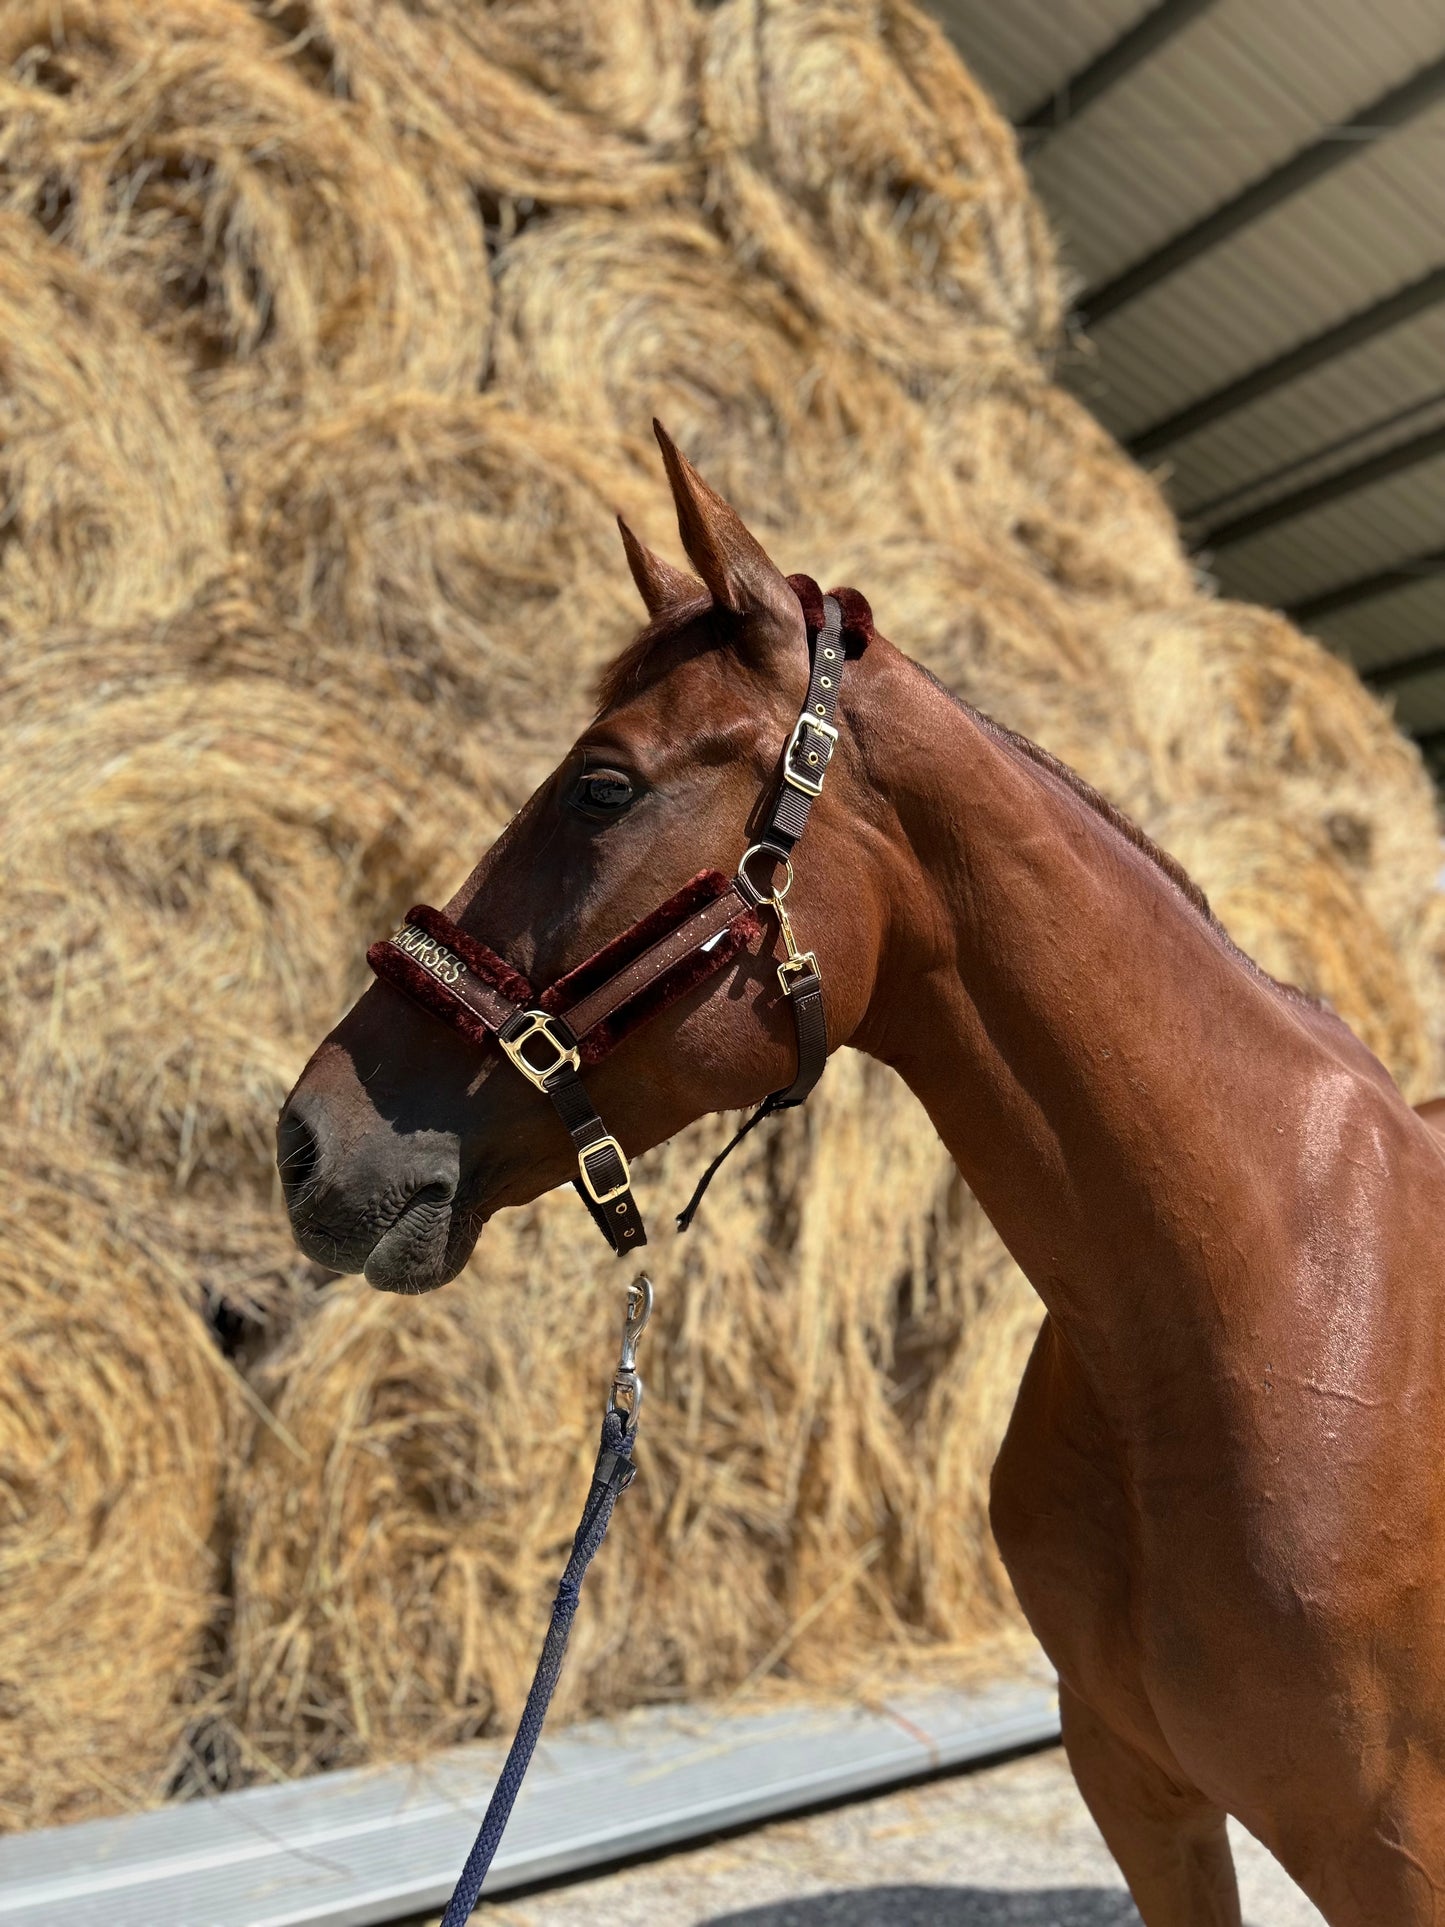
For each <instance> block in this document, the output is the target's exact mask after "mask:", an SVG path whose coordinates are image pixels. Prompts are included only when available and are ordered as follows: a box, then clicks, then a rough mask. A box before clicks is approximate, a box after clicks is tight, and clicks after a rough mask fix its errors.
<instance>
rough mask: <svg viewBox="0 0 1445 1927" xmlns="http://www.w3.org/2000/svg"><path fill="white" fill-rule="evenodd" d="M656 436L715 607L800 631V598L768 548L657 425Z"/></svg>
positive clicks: (680, 519)
mask: <svg viewBox="0 0 1445 1927" xmlns="http://www.w3.org/2000/svg"><path fill="white" fill-rule="evenodd" d="M652 432H653V433H654V434H655V435H656V437H657V442H658V446H659V448H661V450H662V460H663V465H664V466H665V468H666V469H667V479H668V481H669V482H670V483H671V485H672V499H673V501H674V502H675V503H676V505H677V527H678V533H679V534H680V535H681V536H682V546H683V547H684V548H685V549H686V550H687V554H688V559H689V561H690V562H691V563H692V565H693V567H694V568H695V569H696V570H697V572H698V574H699V575H700V576H701V577H702V579H703V581H704V582H705V583H706V584H707V586H708V588H709V589H710V590H711V591H712V597H713V601H714V602H718V603H721V604H722V606H723V608H725V609H731V610H732V612H733V613H734V615H739V616H771V617H775V618H778V619H781V620H782V621H784V622H785V623H786V624H787V626H788V628H789V630H790V631H791V630H793V629H795V628H800V627H801V623H802V616H801V611H800V609H799V606H798V598H797V597H796V596H795V595H794V594H793V591H792V590H791V589H790V588H789V587H788V580H787V577H786V576H785V575H784V574H783V573H782V571H781V570H780V569H779V568H778V566H777V564H776V563H775V562H774V561H773V560H772V559H771V557H770V556H769V555H768V553H767V551H766V550H765V549H764V548H763V545H762V543H761V542H759V541H758V539H757V537H756V536H755V535H753V534H751V533H750V532H749V531H748V529H747V528H745V527H744V525H743V521H742V517H741V516H740V515H739V514H738V513H737V511H736V510H735V509H733V508H732V507H730V506H729V504H728V503H726V502H725V501H724V500H723V498H722V497H721V496H720V495H719V494H717V492H716V491H715V490H713V489H710V488H709V487H708V485H707V483H706V482H705V481H704V480H703V479H702V477H701V475H699V474H698V472H697V470H696V469H695V468H694V467H693V465H692V463H691V462H690V461H689V460H688V459H687V457H686V455H684V454H683V452H682V450H681V449H680V448H679V447H678V446H677V444H676V443H675V442H674V441H673V439H672V437H671V436H670V435H669V434H668V432H667V430H666V429H665V428H664V427H663V425H662V423H661V422H659V421H654V422H653V424H652Z"/></svg>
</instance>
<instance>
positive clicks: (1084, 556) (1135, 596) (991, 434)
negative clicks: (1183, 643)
mask: <svg viewBox="0 0 1445 1927" xmlns="http://www.w3.org/2000/svg"><path fill="white" fill-rule="evenodd" d="M927 415H928V420H929V424H930V454H931V456H932V459H933V461H934V462H935V463H936V465H937V467H938V468H939V469H940V470H942V471H943V472H945V473H947V474H949V475H951V476H952V477H953V478H954V479H955V481H956V484H957V486H958V488H959V489H960V491H961V492H962V495H963V497H964V500H965V502H966V504H967V510H966V514H967V521H968V524H969V526H970V527H971V528H974V529H977V530H978V531H980V532H984V531H987V532H988V533H989V534H991V535H993V536H994V537H995V539H997V538H1000V537H1001V538H1003V539H1005V540H1007V541H1008V542H1009V543H1010V545H1012V546H1014V547H1016V548H1020V549H1022V551H1023V552H1024V554H1025V555H1026V556H1027V558H1028V561H1029V566H1030V567H1031V568H1032V570H1033V571H1034V573H1035V575H1036V576H1037V577H1038V579H1039V580H1040V582H1041V583H1052V584H1054V585H1056V586H1057V588H1058V589H1059V590H1060V591H1061V592H1062V593H1063V594H1065V595H1066V596H1069V597H1071V598H1074V599H1084V600H1087V601H1090V602H1094V601H1097V602H1100V603H1105V604H1107V603H1113V604H1115V605H1120V604H1122V605H1123V607H1122V608H1121V607H1119V606H1115V607H1114V608H1112V609H1110V610H1108V612H1107V615H1106V617H1105V619H1106V620H1109V621H1111V622H1112V621H1117V620H1118V619H1119V617H1120V616H1121V615H1122V614H1124V613H1125V612H1126V611H1127V613H1130V614H1133V613H1135V612H1136V611H1138V610H1141V609H1147V608H1150V607H1153V606H1158V607H1161V608H1164V607H1172V606H1174V605H1176V604H1180V603H1185V602H1194V601H1196V600H1197V599H1198V594H1199V591H1198V585H1197V583H1196V580H1195V573H1194V569H1193V567H1192V566H1191V564H1190V562H1189V560H1188V558H1187V557H1186V556H1185V553H1184V546H1183V543H1182V542H1181V541H1180V537H1179V528H1178V525H1177V523H1176V522H1175V520H1174V516H1173V513H1172V512H1171V510H1170V508H1169V505H1168V503H1167V502H1166V501H1165V499H1164V492H1163V490H1162V489H1161V488H1160V486H1159V484H1158V482H1157V480H1156V479H1155V478H1154V477H1153V476H1150V475H1146V474H1145V473H1144V472H1143V470H1142V469H1139V468H1136V467H1135V466H1134V464H1133V463H1132V462H1131V461H1130V460H1129V458H1128V457H1127V456H1126V455H1125V453H1124V451H1123V449H1121V448H1120V446H1119V444H1118V443H1117V442H1116V441H1115V440H1114V438H1113V436H1112V435H1110V434H1109V432H1108V430H1107V429H1105V428H1104V427H1103V426H1102V425H1101V424H1100V423H1099V422H1098V421H1096V420H1095V418H1094V417H1093V416H1092V415H1091V414H1090V413H1089V411H1088V409H1087V408H1085V407H1084V405H1083V403H1082V402H1080V401H1078V400H1077V399H1076V398H1075V397H1074V396H1073V395H1070V394H1068V393H1066V392H1065V391H1064V390H1063V389H1061V388H1058V387H1056V386H1055V385H1054V384H1053V382H1051V381H1050V380H1049V379H1048V378H1047V376H1046V375H1045V374H1044V372H1043V370H1042V369H1040V368H1039V367H1038V366H1036V365H1035V364H1034V363H1032V362H1030V361H1027V360H1023V359H1021V358H1019V357H1014V358H1012V359H1010V360H1008V361H1005V362H1003V363H1002V364H1000V365H994V366H985V367H980V366H978V365H977V364H975V365H974V366H973V367H972V368H970V369H968V370H967V371H965V372H964V373H963V374H962V375H961V376H959V377H957V378H955V379H953V380H951V381H949V382H948V383H947V384H944V385H941V386H940V388H939V389H938V391H937V392H935V393H933V394H931V395H930V396H929V398H928V405H927Z"/></svg>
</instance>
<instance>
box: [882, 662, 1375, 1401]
mask: <svg viewBox="0 0 1445 1927" xmlns="http://www.w3.org/2000/svg"><path fill="white" fill-rule="evenodd" d="M863 707H864V712H865V713H864V714H863V715H862V716H861V717H860V719H859V728H860V732H861V737H862V741H863V753H864V759H865V763H866V765H867V769H868V774H869V778H870V780H871V781H872V782H873V783H874V784H875V785H877V786H880V787H882V788H883V789H884V790H885V793H886V796H887V801H888V803H889V805H890V807H891V811H892V814H893V816H894V818H895V821H896V826H897V827H896V831H895V832H894V834H893V835H892V837H891V839H890V841H889V845H888V855H887V857H886V858H885V859H884V861H885V862H886V863H887V864H889V865H890V866H891V874H890V875H889V876H887V877H886V878H885V879H883V890H884V893H885V895H886V896H887V898H888V900H889V901H890V903H891V905H892V906H893V908H892V912H891V926H890V932H889V936H888V938H887V940H886V942H885V946H884V954H883V959H882V963H881V966H880V971H879V975H878V978H877V981H876V984H875V988H874V994H873V996H872V999H871V1001H870V1004H869V1008H868V1014H867V1016H866V1017H865V1020H864V1023H863V1025H862V1026H861V1028H860V1030H859V1032H858V1034H857V1035H856V1036H855V1038H854V1040H853V1041H854V1042H855V1043H857V1044H858V1045H859V1046H860V1047H861V1048H863V1049H865V1050H868V1051H870V1052H871V1053H872V1054H873V1055H875V1056H878V1057H880V1058H882V1059H883V1060H884V1061H885V1062H887V1063H890V1064H891V1065H893V1067H894V1068H895V1069H896V1070H898V1071H899V1072H900V1074H901V1075H902V1076H903V1077H904V1079H905V1080H906V1082H907V1083H908V1084H909V1085H910V1087H911V1088H912V1090H913V1091H914V1092H915V1094H916V1095H917V1096H918V1097H919V1098H920V1099H921V1100H922V1102H923V1104H924V1105H925V1107H926V1109H927V1110H928V1113H929V1115H930V1117H931V1118H932V1120H933V1123H934V1125H935V1127H936V1128H937V1130H938V1132H939V1134H940V1136H941V1137H942V1138H943V1140H944V1142H945V1144H946V1145H947V1146H948V1149H949V1151H950V1152H951V1154H952V1156H953V1158H954V1160H955V1161H956V1163H957V1164H958V1166H959V1169H960V1170H961V1172H962V1174H963V1176H964V1177H965V1179H966V1180H967V1181H968V1183H969V1185H970V1187H971V1188H972V1190H973V1191H974V1193H975V1195H976V1196H977V1197H978V1199H979V1201H980V1203H981V1204H982V1205H983V1207H984V1209H985V1211H986V1212H987V1213H988V1215H989V1217H990V1219H991V1220H992V1222H993V1224H994V1226H995V1228H996V1229H997V1230H998V1232H999V1233H1000V1235H1001V1236H1002V1238H1003V1239H1004V1242H1005V1243H1006V1244H1007V1245H1008V1247H1009V1249H1010V1250H1011V1251H1012V1253H1013V1255H1014V1256H1015V1258H1016V1259H1017V1260H1018V1262H1019V1263H1020V1265H1021V1266H1022V1268H1023V1270H1024V1271H1025V1273H1026V1274H1027V1276H1028V1277H1029V1279H1030V1281H1031V1282H1032V1283H1033V1285H1034V1287H1035V1289H1036V1290H1037V1291H1038V1293H1039V1295H1040V1296H1041V1297H1042V1299H1043V1300H1044V1302H1045V1304H1046V1305H1047V1306H1048V1308H1049V1311H1050V1312H1051V1314H1053V1315H1054V1317H1055V1319H1056V1321H1057V1322H1058V1324H1059V1325H1060V1327H1061V1328H1062V1329H1063V1331H1064V1333H1065V1335H1066V1337H1068V1338H1069V1340H1070V1341H1071V1343H1072V1345H1073V1347H1074V1349H1075V1351H1076V1353H1077V1354H1078V1355H1080V1357H1081V1358H1083V1359H1084V1360H1085V1361H1086V1363H1087V1364H1088V1365H1089V1366H1090V1368H1091V1373H1092V1375H1093V1376H1095V1377H1096V1378H1098V1379H1112V1380H1115V1381H1121V1379H1127V1378H1128V1376H1129V1375H1130V1374H1131V1373H1134V1374H1136V1375H1137V1372H1138V1370H1139V1369H1140V1367H1139V1365H1138V1364H1137V1363H1136V1361H1139V1360H1141V1359H1146V1358H1147V1360H1148V1361H1149V1368H1150V1369H1151V1370H1152V1371H1153V1373H1154V1374H1155V1377H1156V1379H1157V1375H1158V1369H1159V1366H1160V1364H1161V1362H1162V1361H1161V1350H1162V1351H1163V1352H1164V1353H1165V1354H1166V1355H1168V1356H1172V1357H1173V1358H1174V1360H1175V1362H1176V1363H1178V1364H1179V1365H1181V1366H1184V1365H1186V1364H1189V1365H1198V1363H1199V1362H1200V1360H1199V1351H1198V1348H1199V1347H1200V1346H1204V1347H1206V1348H1207V1347H1208V1346H1209V1345H1211V1344H1214V1343H1216V1342H1218V1339H1217V1335H1218V1333H1219V1332H1220V1330H1221V1320H1220V1311H1221V1309H1222V1307H1221V1302H1220V1301H1221V1299H1222V1298H1223V1299H1227V1298H1228V1297H1229V1295H1230V1292H1231V1290H1233V1289H1234V1288H1235V1287H1236V1286H1237V1285H1239V1284H1241V1283H1242V1282H1243V1281H1242V1280H1241V1279H1240V1278H1239V1277H1238V1276H1237V1274H1238V1273H1239V1272H1240V1270H1241V1268H1247V1265H1248V1262H1249V1258H1248V1253H1249V1252H1250V1250H1251V1248H1252V1247H1251V1240H1252V1239H1254V1240H1256V1242H1257V1246H1258V1248H1259V1249H1260V1250H1261V1251H1262V1252H1263V1251H1265V1250H1267V1248H1268V1243H1269V1239H1268V1236H1267V1235H1266V1231H1267V1227H1268V1220H1269V1216H1270V1208H1269V1207H1270V1199H1271V1196H1273V1197H1274V1199H1275V1202H1276V1204H1277V1203H1278V1196H1279V1194H1278V1191H1274V1192H1272V1190H1271V1180H1272V1178H1274V1177H1276V1176H1277V1177H1278V1178H1279V1180H1280V1182H1281V1183H1284V1182H1286V1181H1287V1176H1288V1173H1287V1170H1286V1168H1285V1166H1286V1159H1287V1156H1288V1152H1287V1150H1286V1149H1285V1148H1284V1143H1285V1141H1284V1140H1281V1138H1280V1136H1279V1134H1278V1127H1277V1125H1276V1123H1275V1121H1274V1120H1275V1119H1276V1118H1277V1117H1278V1116H1279V1115H1280V1106H1281V1103H1282V1102H1287V1094H1288V1093H1289V1091H1290V1090H1291V1089H1293V1090H1295V1091H1298V1090H1300V1089H1301V1087H1302V1083H1307V1082H1308V1080H1309V1079H1310V1078H1311V1077H1312V1076H1315V1075H1316V1074H1317V1073H1318V1070H1319V1067H1320V1065H1321V1064H1322V1063H1324V1064H1328V1063H1329V1061H1330V1058H1331V1054H1332V1052H1333V1051H1334V1050H1335V1048H1336V1046H1335V1044H1334V1043H1333V1042H1332V1040H1331V1033H1332V1030H1333V1029H1340V1038H1341V1040H1342V1041H1341V1043H1340V1046H1339V1048H1340V1049H1341V1050H1342V1051H1343V1054H1344V1056H1345V1058H1346V1060H1348V1058H1349V1053H1350V1051H1351V1050H1353V1051H1354V1052H1356V1053H1357V1054H1358V1055H1359V1056H1360V1057H1361V1058H1362V1059H1365V1058H1366V1054H1365V1053H1364V1052H1363V1049H1362V1047H1360V1046H1358V1045H1355V1044H1354V1041H1353V1040H1352V1039H1349V1038H1348V1037H1347V1035H1346V1034H1345V1033H1344V1032H1343V1030H1342V1028H1341V1027H1337V1026H1333V1021H1332V1020H1327V1019H1325V1018H1324V1017H1322V1016H1321V1014H1320V1013H1318V1012H1317V1011H1316V1010H1315V1009H1314V1008H1313V1007H1312V1006H1310V1005H1309V1004H1307V1003H1306V1002H1305V1001H1304V1000H1302V999H1299V998H1298V997H1297V996H1294V995H1292V994H1291V993H1288V992H1286V991H1284V990H1282V989H1281V988H1280V987H1279V986H1277V985H1275V984H1273V983H1272V982H1271V981H1270V980H1269V979H1267V978H1266V977H1264V976H1263V975H1262V973H1260V972H1258V971H1257V970H1256V969H1255V968H1254V967H1253V966H1252V965H1250V964H1249V963H1248V962H1247V961H1246V960H1245V959H1244V958H1243V957H1242V956H1241V955H1240V954H1239V953H1238V952H1237V951H1236V950H1235V949H1234V948H1233V946H1232V945H1230V944H1229V942H1228V940H1227V939H1226V938H1225V937H1224V935H1223V933H1222V932H1221V931H1220V929H1219V927H1218V926H1217V924H1215V923H1214V922H1213V921H1212V919H1210V917H1209V916H1208V915H1207V913H1206V912H1204V911H1203V910H1202V909H1201V908H1200V907H1199V906H1198V905H1196V904H1195V903H1194V902H1193V901H1191V899H1190V897H1189V895H1188V894H1187V893H1186V890H1185V889H1184V888H1182V887H1181V886H1180V884H1179V883H1178V882H1177V881H1175V880H1174V879H1173V878H1172V877H1171V875H1170V874H1169V873H1168V872H1167V871H1166V869H1165V868H1164V867H1163V864H1162V862H1161V861H1160V859H1159V858H1158V856H1157V853H1155V854H1153V855H1151V854H1150V853H1149V851H1148V850H1147V849H1141V848H1140V847H1138V846H1137V845H1136V844H1135V843H1134V842H1133V841H1132V840H1131V839H1130V837H1129V835H1128V834H1127V832H1126V831H1125V830H1123V829H1121V828H1120V827H1119V826H1118V824H1117V823H1116V822H1114V821H1111V820H1110V818H1109V816H1108V815H1107V814H1105V813H1103V812H1101V811H1100V810H1098V809H1096V808H1094V807H1093V806H1092V805H1091V804H1090V803H1089V802H1088V801H1087V800H1085V799H1084V798H1083V797H1081V796H1080V795H1079V794H1077V793H1076V792H1075V791H1074V790H1073V789H1072V788H1071V787H1070V785H1069V784H1068V783H1067V782H1066V781H1065V780H1064V779H1063V778H1061V777H1060V776H1058V775H1056V774H1054V773H1052V772H1051V771H1049V770H1048V769H1047V768H1043V767H1040V766H1039V765H1038V764H1037V763H1035V762H1034V761H1032V760H1031V759H1030V758H1029V757H1028V755H1027V754H1025V753H1024V752H1023V751H1021V750H1020V749H1019V748H1018V747H1017V746H1016V745H1015V744H1014V743H1012V742H1010V741H1009V740H1008V739H1007V738H1006V737H1004V736H1003V735H1002V734H1001V733H999V732H995V731H994V730H993V729H992V728H991V727H990V726H988V725H987V724H985V723H984V722H983V721H982V719H981V718H979V717H977V716H976V715H975V714H974V713H973V712H971V711H968V710H966V709H965V708H963V707H962V706H961V705H959V704H957V703H955V702H954V701H952V700H951V699H950V698H949V697H948V696H947V695H946V694H945V693H944V692H942V691H941V690H939V689H938V688H937V687H936V686H935V685H933V684H932V682H931V681H930V680H929V679H928V678H926V677H925V676H924V675H923V674H922V672H920V671H918V670H917V669H916V668H915V667H914V666H913V665H911V664H908V663H907V662H906V659H904V658H901V657H895V658H894V660H893V662H892V664H891V665H890V666H887V667H885V666H883V665H881V664H880V673H879V675H878V676H877V677H876V678H875V679H874V680H873V682H872V684H871V697H867V698H865V701H864V705H863ZM1326 1026H1329V1027H1330V1028H1329V1029H1328V1030H1325V1033H1324V1041H1323V1042H1322V1041H1321V1033H1322V1027H1326ZM1366 1061H1367V1062H1369V1063H1373V1060H1368V1059H1366ZM1358 1068H1359V1067H1358V1066H1356V1067H1355V1069H1356V1070H1358ZM1376 1069H1377V1070H1378V1067H1376ZM1337 1074H1338V1072H1337ZM1347 1074H1349V1073H1348V1072H1347ZM1380 1075H1382V1076H1383V1073H1380ZM1242 1150H1243V1156H1241V1151H1242ZM1221 1226H1224V1227H1226V1228H1227V1232H1226V1235H1225V1236H1223V1237H1221ZM1196 1311H1197V1312H1198V1314H1199V1316H1198V1317H1191V1316H1190V1314H1191V1312H1196ZM1151 1333H1152V1334H1153V1337H1152V1342H1146V1343H1145V1344H1144V1345H1143V1346H1141V1345H1140V1344H1139V1342H1138V1341H1139V1340H1140V1338H1141V1336H1147V1335H1148V1334H1151ZM1135 1390H1136V1391H1138V1392H1139V1393H1141V1394H1145V1388H1144V1386H1143V1385H1142V1383H1141V1384H1138V1385H1136V1386H1135ZM1145 1395H1147V1394H1145Z"/></svg>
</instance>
